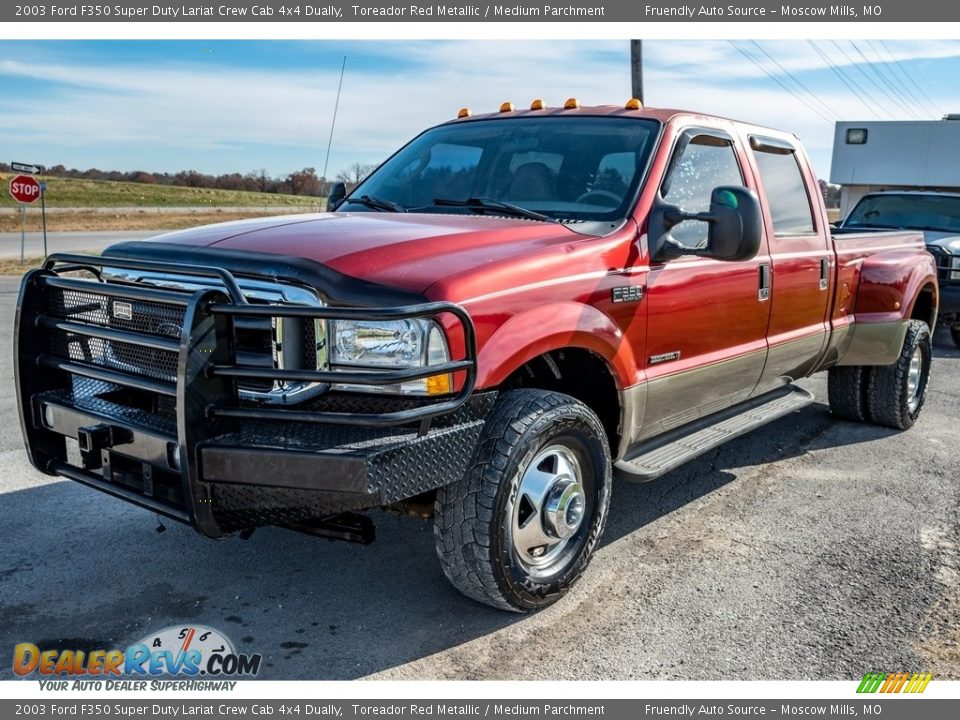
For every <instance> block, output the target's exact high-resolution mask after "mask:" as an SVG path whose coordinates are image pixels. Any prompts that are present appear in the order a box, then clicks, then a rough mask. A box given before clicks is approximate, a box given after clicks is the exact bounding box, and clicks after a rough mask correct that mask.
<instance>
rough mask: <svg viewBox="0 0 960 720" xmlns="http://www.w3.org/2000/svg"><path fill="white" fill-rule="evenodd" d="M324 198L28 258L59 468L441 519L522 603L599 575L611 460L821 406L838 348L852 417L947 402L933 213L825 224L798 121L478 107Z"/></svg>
mask: <svg viewBox="0 0 960 720" xmlns="http://www.w3.org/2000/svg"><path fill="white" fill-rule="evenodd" d="M329 203H330V204H329V209H330V210H331V211H332V212H326V213H321V214H313V215H302V216H296V217H280V218H270V219H257V220H251V221H243V222H234V223H224V224H220V225H213V226H208V227H201V228H197V229H193V230H187V231H183V232H174V233H169V234H167V235H163V236H160V237H158V238H156V239H155V240H152V241H147V242H129V243H122V244H118V245H115V246H113V247H111V248H110V249H108V250H107V251H106V252H105V253H104V254H103V255H102V256H98V257H88V256H80V255H55V256H52V257H51V258H50V259H49V260H48V261H47V263H46V265H45V266H44V267H43V268H42V269H38V270H35V271H33V272H31V273H29V274H28V275H27V276H26V277H25V278H24V281H23V286H22V290H21V295H20V299H19V307H18V332H17V340H16V370H17V383H18V394H19V402H20V412H21V419H22V426H23V433H24V438H25V440H26V445H27V449H28V452H29V455H30V459H31V461H32V462H33V464H34V465H35V466H36V468H37V469H39V470H40V471H42V472H44V473H47V474H51V475H59V476H62V477H66V478H70V479H72V480H75V481H77V482H80V483H83V484H85V485H88V486H90V487H92V488H96V489H98V490H101V491H103V492H105V493H108V494H110V495H113V496H116V497H118V498H122V499H124V500H126V501H129V502H131V503H134V504H136V505H139V506H141V507H143V508H146V509H149V510H151V511H153V512H156V513H159V514H160V515H163V516H166V517H169V518H174V519H176V520H180V521H183V522H185V523H189V524H191V525H193V526H194V527H195V528H196V529H197V530H198V531H199V532H201V533H202V534H204V535H206V536H209V537H223V536H226V535H229V534H233V533H236V534H239V535H241V536H245V535H246V534H248V533H249V532H251V531H252V530H253V529H254V528H256V527H258V526H262V525H280V526H285V527H290V528H294V529H298V530H303V531H306V532H312V533H315V534H318V535H322V536H326V537H340V538H345V539H350V540H359V541H364V542H368V541H370V540H371V539H372V537H373V526H372V522H371V520H370V517H369V515H366V514H363V512H362V511H365V510H370V509H374V508H386V509H390V510H397V511H401V512H410V513H415V514H420V515H424V514H432V515H433V516H434V523H435V525H434V527H435V534H436V547H437V552H438V555H439V557H440V561H441V564H442V566H443V569H444V572H445V573H446V575H447V577H448V578H449V579H450V581H451V582H452V583H453V585H455V586H456V587H457V588H458V589H459V590H460V591H461V592H463V593H464V594H466V595H468V596H469V597H471V598H474V599H476V600H478V601H480V602H482V603H487V604H489V605H492V606H495V607H498V608H504V609H508V610H517V611H529V610H535V609H538V608H542V607H544V606H546V605H549V604H550V603H552V602H554V601H555V600H557V599H558V598H559V597H560V596H561V595H562V594H563V593H564V592H565V591H566V590H567V589H568V588H569V587H570V586H571V585H572V584H573V583H574V582H575V581H576V579H577V578H578V577H579V576H580V575H581V573H582V572H583V571H584V569H585V567H586V565H587V563H588V561H589V558H590V556H591V554H592V552H593V551H594V549H595V547H596V546H597V543H598V541H599V539H600V536H601V533H602V532H603V528H604V524H605V521H606V517H607V510H608V507H609V503H610V496H611V488H612V478H613V477H614V476H616V477H619V478H622V479H625V480H632V481H647V480H651V479H653V478H656V477H657V476H660V475H662V474H664V473H666V472H668V471H669V470H671V469H672V468H675V467H676V466H678V465H679V464H680V463H682V462H685V461H686V460H689V459H690V458H693V457H696V456H697V455H699V454H701V453H703V452H705V451H707V450H708V449H710V448H713V447H716V446H718V445H719V444H721V443H723V442H725V441H727V440H729V439H731V438H734V437H737V436H738V435H740V434H742V433H745V432H747V431H749V430H751V429H754V428H757V427H759V426H761V425H763V424H765V423H768V422H770V421H772V420H774V419H776V418H779V417H782V416H784V415H786V414H788V413H790V412H792V411H794V410H797V409H798V408H801V407H803V406H805V405H807V404H808V403H810V402H811V401H812V399H813V398H812V396H811V395H810V394H809V393H807V392H806V391H804V390H802V389H799V388H798V387H796V386H795V385H793V384H792V383H793V381H795V380H797V379H799V378H803V377H805V376H808V375H810V374H812V373H815V372H818V371H821V370H829V373H830V375H829V401H830V407H831V409H832V411H833V413H834V414H835V415H837V416H838V417H840V418H843V419H846V420H854V421H869V422H874V423H879V424H883V425H888V426H891V427H895V428H900V429H905V428H908V427H910V426H911V425H912V424H913V422H914V421H915V419H916V418H917V415H918V413H919V412H920V409H921V407H922V405H923V400H924V394H925V392H926V389H927V381H928V378H929V372H930V362H931V342H930V333H931V329H932V328H933V327H934V324H935V322H936V319H937V308H938V287H937V268H936V267H935V265H934V262H933V259H932V257H931V256H930V255H929V254H928V253H926V252H925V251H924V246H923V238H922V237H921V235H920V233H917V232H872V233H850V234H847V233H842V234H839V235H836V236H831V234H830V232H829V230H828V228H829V225H828V222H827V217H826V213H825V210H824V207H823V203H822V202H821V198H820V193H819V192H818V189H817V182H816V177H815V175H814V174H813V172H812V170H811V169H810V165H809V163H808V161H807V158H806V156H805V155H804V152H803V150H802V149H801V147H800V145H799V143H798V142H797V140H796V138H795V137H794V136H792V135H789V134H787V133H783V132H778V131H775V130H770V129H767V128H763V127H756V126H753V125H750V124H746V123H741V122H734V121H731V120H726V119H721V118H717V117H710V116H706V115H699V114H694V113H688V112H680V111H673V110H657V109H644V108H641V107H640V104H639V103H638V102H636V101H635V100H634V101H630V102H628V103H627V104H626V106H617V107H591V108H587V107H580V105H579V104H578V103H577V102H576V101H575V100H574V99H571V100H569V101H568V102H567V103H566V104H565V105H564V106H563V107H560V108H547V107H545V106H544V105H543V103H541V102H539V101H537V102H535V103H534V104H533V105H532V106H531V108H530V110H522V111H518V110H515V109H514V108H513V106H512V105H510V104H505V105H504V106H503V107H502V108H501V110H500V112H497V113H493V114H489V115H484V116H471V115H470V113H469V111H467V110H464V111H461V113H460V117H458V118H457V119H454V120H452V121H450V122H448V123H445V124H443V125H440V126H438V127H434V128H431V129H429V130H427V131H425V132H424V133H422V134H421V135H419V136H418V137H416V138H415V139H414V140H412V141H411V142H410V143H409V144H407V145H406V146H405V147H403V148H402V149H401V150H399V151H398V152H397V153H396V154H394V155H393V156H392V157H391V158H389V159H388V160H387V161H386V162H384V163H383V164H382V165H381V166H380V167H379V168H378V169H377V170H376V171H375V172H374V173H373V174H372V175H371V176H370V177H369V178H367V179H366V180H365V181H364V182H363V183H361V184H360V186H359V187H358V188H356V189H355V190H354V191H353V192H352V193H350V194H349V195H346V196H345V193H344V189H343V188H342V187H337V188H335V189H334V191H333V192H332V193H331V197H330V200H329Z"/></svg>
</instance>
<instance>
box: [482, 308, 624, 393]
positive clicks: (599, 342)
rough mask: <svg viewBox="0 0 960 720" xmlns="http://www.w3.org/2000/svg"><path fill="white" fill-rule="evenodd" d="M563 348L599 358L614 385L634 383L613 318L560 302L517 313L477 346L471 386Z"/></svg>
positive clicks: (491, 382)
mask: <svg viewBox="0 0 960 720" xmlns="http://www.w3.org/2000/svg"><path fill="white" fill-rule="evenodd" d="M569 347H576V348H582V349H584V350H590V351H592V352H594V353H596V354H597V355H599V356H600V357H602V358H603V359H604V360H605V361H606V363H607V365H608V367H609V368H610V370H611V372H612V374H613V376H614V380H615V382H616V383H617V387H618V388H620V389H622V388H624V387H628V386H630V385H633V384H635V380H634V379H633V374H634V373H635V372H636V371H635V368H636V367H637V365H636V363H635V361H634V356H633V349H632V348H631V347H630V343H629V342H628V341H627V339H626V338H625V337H624V335H623V331H622V330H621V329H620V328H619V327H618V326H617V325H616V324H615V323H614V322H613V320H611V318H610V317H609V316H607V315H605V314H604V313H602V312H601V311H600V310H598V309H597V308H595V307H592V306H590V305H584V304H582V303H577V302H560V303H550V304H547V305H539V306H537V307H535V308H532V309H530V310H526V311H524V312H521V313H519V314H517V315H514V316H513V317H511V318H510V319H509V320H507V322H505V323H504V324H503V325H501V326H500V327H499V328H497V330H496V331H495V332H494V333H493V335H491V336H490V338H489V339H488V340H487V341H486V342H485V343H484V345H483V347H482V348H481V349H480V353H479V357H478V361H479V362H478V365H479V368H480V373H479V376H478V378H477V387H495V386H496V385H499V384H500V383H502V382H503V381H504V380H506V379H507V378H508V377H509V376H510V375H511V374H512V373H513V372H514V371H515V370H517V369H518V368H520V367H522V366H523V365H524V363H527V362H529V361H530V360H533V359H534V358H536V357H539V356H540V355H543V354H544V353H547V352H550V351H551V350H560V349H562V348H569Z"/></svg>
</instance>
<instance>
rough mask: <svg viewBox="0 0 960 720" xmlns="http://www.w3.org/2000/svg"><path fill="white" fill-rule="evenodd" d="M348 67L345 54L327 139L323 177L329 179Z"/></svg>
mask: <svg viewBox="0 0 960 720" xmlns="http://www.w3.org/2000/svg"><path fill="white" fill-rule="evenodd" d="M346 69H347V56H346V55H344V56H343V65H341V66H340V84H338V85H337V100H336V102H335V103H334V104H333V120H332V121H331V122H330V137H329V138H328V139H327V157H326V158H325V159H324V161H323V176H322V177H323V179H324V181H326V179H327V165H328V164H329V163H330V148H331V147H332V146H333V129H334V128H335V127H336V125H337V109H338V108H339V107H340V91H341V90H342V89H343V73H344V71H345V70H346Z"/></svg>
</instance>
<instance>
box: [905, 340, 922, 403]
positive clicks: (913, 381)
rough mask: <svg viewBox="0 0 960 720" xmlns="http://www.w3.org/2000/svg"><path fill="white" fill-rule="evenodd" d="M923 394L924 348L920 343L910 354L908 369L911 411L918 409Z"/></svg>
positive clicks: (908, 391) (908, 400) (908, 395)
mask: <svg viewBox="0 0 960 720" xmlns="http://www.w3.org/2000/svg"><path fill="white" fill-rule="evenodd" d="M922 394H923V350H922V349H921V348H920V346H919V345H918V346H917V347H915V348H914V349H913V354H912V355H911V356H910V368H909V369H908V370H907V407H908V408H909V409H910V412H911V413H914V412H916V411H917V407H919V405H920V398H921V396H922Z"/></svg>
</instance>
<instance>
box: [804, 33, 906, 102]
mask: <svg viewBox="0 0 960 720" xmlns="http://www.w3.org/2000/svg"><path fill="white" fill-rule="evenodd" d="M807 44H808V45H809V46H810V47H812V48H813V50H814V52H815V53H817V55H819V56H820V59H821V60H823V61H824V62H825V63H826V64H827V67H829V68H830V70H831V71H832V72H833V74H834V75H836V76H837V77H838V78H840V80H841V82H843V84H844V85H846V86H847V88H848V89H849V90H850V92H852V93H853V94H854V95H856V96H857V97H858V98H859V99H860V102H862V103H863V104H864V106H865V107H866V108H867V110H869V111H870V112H871V113H873V114H875V115H879V114H881V113H884V112H885V113H886V114H887V116H888V117H891V118H892V117H893V116H892V115H890V113H889V112H888V111H885V110H883V109H882V108H879V109H878V108H877V107H876V106H875V105H874V104H873V101H872V100H871V99H870V98H869V97H868V96H866V95H864V94H863V93H862V92H861V91H860V89H859V88H858V86H857V84H856V83H855V82H853V80H852V79H851V78H849V77H848V76H847V74H846V73H845V72H843V71H842V70H841V69H840V68H838V67H837V66H836V65H834V64H833V61H832V60H830V57H829V56H828V55H827V54H826V53H824V52H823V51H822V50H821V49H820V48H819V47H817V45H816V43H814V42H813V40H807Z"/></svg>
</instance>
